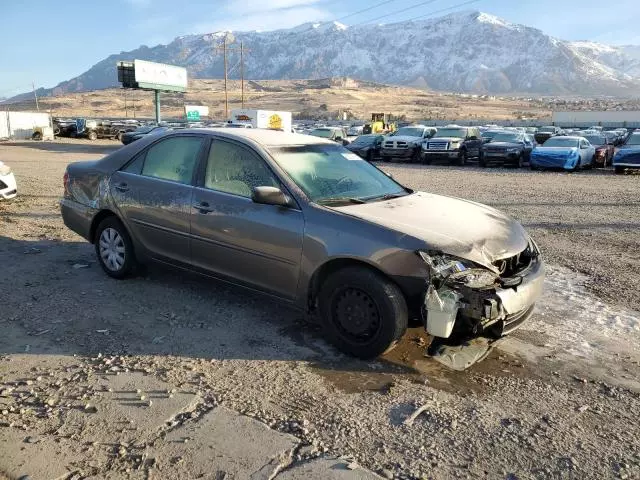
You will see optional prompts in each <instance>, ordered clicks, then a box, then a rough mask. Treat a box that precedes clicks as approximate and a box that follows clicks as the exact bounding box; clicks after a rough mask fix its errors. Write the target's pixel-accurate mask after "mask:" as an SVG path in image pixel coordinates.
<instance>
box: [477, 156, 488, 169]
mask: <svg viewBox="0 0 640 480" xmlns="http://www.w3.org/2000/svg"><path fill="white" fill-rule="evenodd" d="M478 165H480V167H481V168H487V167H488V166H489V164H488V163H487V160H486V159H485V158H484V155H482V154H480V157H478Z"/></svg>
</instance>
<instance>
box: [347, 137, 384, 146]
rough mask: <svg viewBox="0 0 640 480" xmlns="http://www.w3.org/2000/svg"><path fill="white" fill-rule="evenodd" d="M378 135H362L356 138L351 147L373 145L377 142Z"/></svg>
mask: <svg viewBox="0 0 640 480" xmlns="http://www.w3.org/2000/svg"><path fill="white" fill-rule="evenodd" d="M376 138H378V135H360V136H359V137H358V138H356V139H355V140H354V141H353V142H351V145H371V144H373V143H374V142H375V141H376Z"/></svg>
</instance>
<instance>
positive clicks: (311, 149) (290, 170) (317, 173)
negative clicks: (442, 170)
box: [269, 145, 406, 203]
mask: <svg viewBox="0 0 640 480" xmlns="http://www.w3.org/2000/svg"><path fill="white" fill-rule="evenodd" d="M269 150H270V151H271V153H272V155H273V157H274V158H275V160H276V162H277V163H278V164H279V165H280V167H282V169H283V170H285V171H286V172H287V174H288V175H289V176H290V177H291V179H292V180H293V181H294V182H295V183H296V184H297V185H298V186H299V187H300V188H301V189H302V190H303V191H304V192H305V193H306V194H307V196H308V197H309V199H310V200H311V201H313V202H316V203H329V202H331V201H332V200H336V199H345V200H344V203H349V202H350V200H349V199H355V200H360V201H367V200H371V199H375V198H382V197H384V196H385V195H404V194H406V190H405V189H404V188H403V187H402V186H400V185H399V184H397V183H396V182H395V181H394V180H392V179H391V178H390V177H388V176H387V175H385V174H384V173H383V172H381V171H380V170H378V169H377V168H376V167H374V166H373V165H371V164H370V163H369V162H366V161H365V160H362V159H361V158H360V157H358V156H357V155H356V154H354V153H352V152H350V151H349V150H347V149H345V148H344V147H342V146H340V145H294V146H286V147H284V146H283V147H272V148H270V149H269Z"/></svg>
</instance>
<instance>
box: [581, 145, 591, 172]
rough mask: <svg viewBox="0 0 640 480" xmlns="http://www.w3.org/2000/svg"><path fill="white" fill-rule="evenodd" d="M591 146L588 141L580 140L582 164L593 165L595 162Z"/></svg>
mask: <svg viewBox="0 0 640 480" xmlns="http://www.w3.org/2000/svg"><path fill="white" fill-rule="evenodd" d="M590 147H591V144H590V143H589V142H588V141H586V140H580V159H581V164H582V165H583V166H584V165H591V164H592V162H593V155H592V154H591V148H590Z"/></svg>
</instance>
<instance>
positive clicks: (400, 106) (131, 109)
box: [11, 78, 551, 123]
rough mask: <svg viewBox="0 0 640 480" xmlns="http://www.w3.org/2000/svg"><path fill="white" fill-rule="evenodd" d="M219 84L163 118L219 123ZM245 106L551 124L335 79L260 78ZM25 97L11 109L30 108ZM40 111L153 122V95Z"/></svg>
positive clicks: (528, 110) (209, 82)
mask: <svg viewBox="0 0 640 480" xmlns="http://www.w3.org/2000/svg"><path fill="white" fill-rule="evenodd" d="M228 89H229V108H230V109H233V108H241V106H242V103H241V86H240V82H239V81H237V80H232V81H230V82H229V87H228ZM224 100H225V96H224V83H223V81H222V80H215V79H195V80H191V81H190V82H189V91H188V92H187V93H184V94H183V93H176V94H168V93H163V94H162V96H161V104H162V116H163V118H168V117H174V118H181V117H182V116H183V115H184V105H185V104H186V105H206V106H208V107H209V109H210V116H211V118H213V119H224V118H225V116H224ZM245 102H246V104H247V105H251V106H252V108H259V109H264V110H285V111H291V112H294V113H299V112H301V111H303V110H306V111H315V112H316V113H322V111H323V110H324V111H325V112H326V111H328V112H333V113H334V114H335V113H336V112H338V111H345V110H347V111H350V112H351V113H352V114H353V115H354V116H355V118H359V119H363V120H369V119H370V118H371V113H373V112H386V113H392V114H393V115H397V116H400V115H406V116H407V118H408V119H409V120H422V119H424V118H433V119H449V118H457V119H466V118H468V119H479V118H491V119H495V120H502V119H507V120H511V119H514V120H515V119H517V118H518V117H519V116H522V115H524V116H526V117H527V118H530V119H541V120H540V121H541V122H542V123H544V122H548V121H550V117H551V110H550V108H549V107H548V106H546V105H544V104H542V103H540V102H532V101H528V100H519V99H513V98H495V97H492V98H479V97H477V96H476V98H473V97H472V96H469V95H465V96H461V95H455V94H452V93H442V92H431V91H427V90H421V89H417V88H411V87H401V86H393V85H382V84H374V83H370V82H359V81H356V80H351V79H343V78H335V79H326V80H259V81H248V82H246V84H245ZM34 108H35V105H34V102H33V101H32V100H31V99H29V100H27V101H24V102H21V103H20V104H16V105H12V106H11V109H12V110H14V111H16V110H20V109H23V110H32V109H34ZM40 108H41V109H43V110H46V111H49V112H51V114H52V115H54V116H72V117H77V116H88V117H96V118H100V117H122V118H124V117H129V118H149V119H150V118H153V116H154V105H153V93H152V92H144V91H136V90H127V91H125V90H123V89H116V88H110V89H105V90H96V91H91V92H82V93H70V94H64V95H59V96H54V97H42V98H41V99H40Z"/></svg>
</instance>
